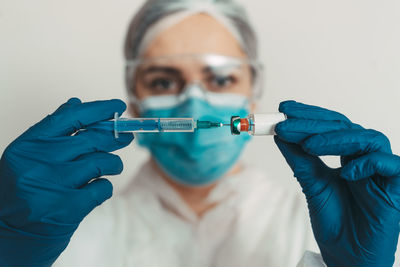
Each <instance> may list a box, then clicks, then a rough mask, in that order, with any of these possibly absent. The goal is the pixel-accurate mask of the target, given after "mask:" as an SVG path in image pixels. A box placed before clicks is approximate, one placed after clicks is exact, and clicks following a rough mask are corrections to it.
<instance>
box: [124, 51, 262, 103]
mask: <svg viewBox="0 0 400 267" xmlns="http://www.w3.org/2000/svg"><path fill="white" fill-rule="evenodd" d="M126 71H127V85H128V86H129V87H128V88H129V95H130V99H131V101H135V99H136V98H138V97H140V98H141V99H145V98H146V97H151V96H163V95H170V96H173V95H176V96H178V95H181V94H182V93H184V92H185V89H186V88H187V87H188V86H189V85H191V84H198V85H200V86H201V87H202V88H203V89H204V91H205V92H206V93H207V92H210V93H217V94H242V95H243V94H245V95H249V96H250V98H251V99H256V98H258V97H260V95H261V91H262V90H261V84H262V65H261V64H260V63H259V62H257V61H254V60H249V59H246V58H237V57H228V56H223V55H217V54H196V55H172V56H163V57H156V58H141V59H135V60H130V61H127V65H126Z"/></svg>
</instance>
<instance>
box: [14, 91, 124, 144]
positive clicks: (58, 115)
mask: <svg viewBox="0 0 400 267" xmlns="http://www.w3.org/2000/svg"><path fill="white" fill-rule="evenodd" d="M79 102H80V100H79V99H77V98H72V99H70V100H68V102H67V103H65V104H63V105H61V106H60V107H59V108H58V109H57V110H56V111H55V112H54V113H53V114H51V115H48V116H47V117H45V118H44V119H43V120H41V121H40V122H38V123H37V124H35V125H34V126H32V127H31V128H29V129H28V131H26V132H25V133H24V134H23V135H22V136H21V137H24V138H34V137H38V136H41V137H43V136H53V137H54V136H65V135H71V134H73V133H74V132H76V131H77V130H79V129H81V128H84V127H86V126H87V125H90V124H92V123H95V122H98V121H103V120H109V119H112V118H113V117H114V113H115V112H118V114H122V113H123V112H124V111H125V109H126V104H125V103H124V102H123V101H122V100H119V99H112V100H103V101H93V102H86V103H79Z"/></svg>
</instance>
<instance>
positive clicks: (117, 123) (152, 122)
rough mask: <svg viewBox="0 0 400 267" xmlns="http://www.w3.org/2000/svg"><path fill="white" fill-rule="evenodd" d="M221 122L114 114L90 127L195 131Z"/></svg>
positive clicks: (116, 131)
mask: <svg viewBox="0 0 400 267" xmlns="http://www.w3.org/2000/svg"><path fill="white" fill-rule="evenodd" d="M222 126H223V124H222V123H220V122H212V121H200V120H194V119H193V118H120V117H119V116H118V113H115V114H114V120H110V121H101V122H97V123H95V124H92V125H89V126H88V127H87V128H90V129H101V130H109V131H114V136H115V138H118V133H124V132H136V133H155V132H194V131H195V129H209V128H218V127H222Z"/></svg>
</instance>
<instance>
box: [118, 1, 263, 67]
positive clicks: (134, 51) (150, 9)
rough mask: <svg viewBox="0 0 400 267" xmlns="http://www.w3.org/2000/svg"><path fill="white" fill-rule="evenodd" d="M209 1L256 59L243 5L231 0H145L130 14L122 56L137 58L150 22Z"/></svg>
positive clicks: (252, 30)
mask: <svg viewBox="0 0 400 267" xmlns="http://www.w3.org/2000/svg"><path fill="white" fill-rule="evenodd" d="M203 2H204V3H206V4H208V5H211V6H212V7H213V8H215V10H216V11H217V12H218V13H220V14H221V15H222V16H224V17H226V18H227V19H228V21H230V22H231V23H232V26H233V27H234V28H235V29H236V30H237V32H238V33H239V35H240V37H241V39H242V41H243V42H242V49H243V50H244V52H245V53H246V54H247V56H248V57H249V59H251V60H257V56H258V45H257V37H256V34H255V31H254V29H253V27H252V26H251V24H250V22H249V19H248V17H247V13H246V11H245V10H244V8H243V7H242V6H241V5H240V4H238V3H237V2H235V1H234V0H147V1H146V2H145V4H144V5H143V6H142V7H141V9H140V10H139V11H138V13H136V15H135V16H134V17H133V19H132V21H131V23H130V25H129V28H128V32H127V35H126V39H125V48H124V51H125V59H126V60H132V59H136V58H138V57H139V56H140V55H139V47H140V44H141V42H142V40H143V37H144V35H145V34H146V32H147V30H148V29H149V28H150V26H151V25H153V24H154V23H156V22H157V21H159V20H160V19H162V18H164V17H166V16H168V15H170V14H173V13H175V12H179V11H184V10H187V9H190V8H191V6H192V5H193V4H198V3H203Z"/></svg>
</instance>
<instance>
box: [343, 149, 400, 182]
mask: <svg viewBox="0 0 400 267" xmlns="http://www.w3.org/2000/svg"><path fill="white" fill-rule="evenodd" d="M375 174H378V175H381V176H385V177H400V157H399V156H396V155H393V154H388V153H383V152H373V153H369V154H367V155H364V156H362V157H359V158H357V159H355V160H352V161H350V162H349V163H348V164H347V165H345V166H343V168H342V171H341V177H343V178H344V179H346V180H349V181H357V180H361V179H365V178H368V177H371V176H373V175H375Z"/></svg>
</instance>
